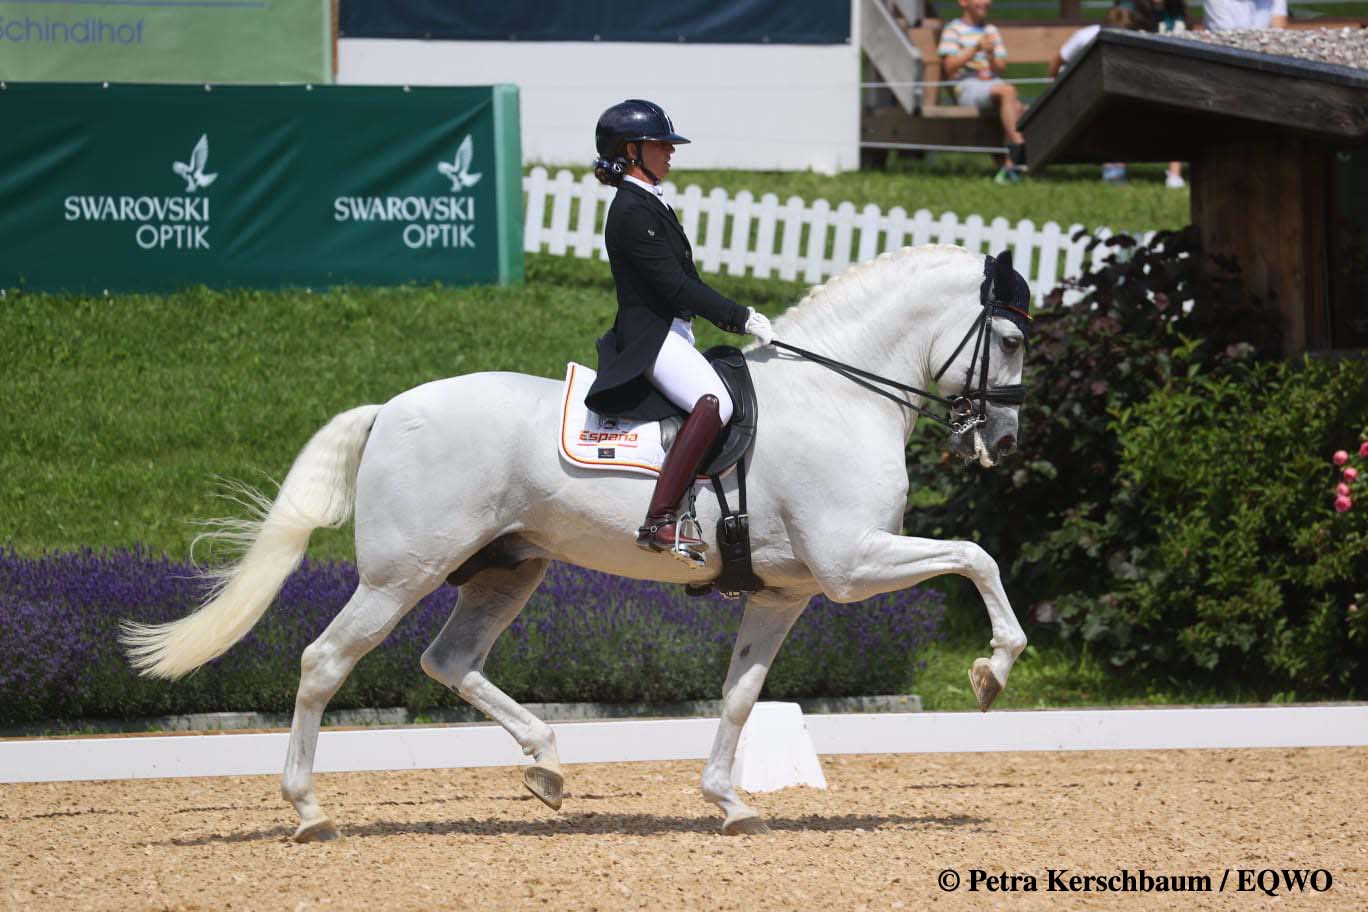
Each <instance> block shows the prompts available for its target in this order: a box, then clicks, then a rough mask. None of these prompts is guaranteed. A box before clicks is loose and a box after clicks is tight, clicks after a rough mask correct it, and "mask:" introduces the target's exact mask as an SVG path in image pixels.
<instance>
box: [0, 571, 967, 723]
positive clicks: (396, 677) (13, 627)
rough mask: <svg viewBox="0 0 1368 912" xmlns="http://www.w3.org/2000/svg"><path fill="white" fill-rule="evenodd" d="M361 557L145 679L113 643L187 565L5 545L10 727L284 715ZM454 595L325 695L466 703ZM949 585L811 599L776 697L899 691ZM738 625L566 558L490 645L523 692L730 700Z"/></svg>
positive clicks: (184, 584) (665, 590)
mask: <svg viewBox="0 0 1368 912" xmlns="http://www.w3.org/2000/svg"><path fill="white" fill-rule="evenodd" d="M356 579H357V576H356V568H355V567H354V566H352V565H351V564H349V563H346V562H340V561H310V560H306V561H305V562H304V564H303V565H302V566H301V567H300V568H299V569H298V570H297V571H296V572H295V573H294V574H293V575H292V576H291V577H290V578H289V579H288V580H287V581H286V583H285V586H284V588H283V589H282V590H281V593H280V595H279V596H278V598H277V599H276V602H275V604H274V605H273V606H272V607H271V610H270V611H268V612H267V614H266V616H265V617H264V618H263V619H262V620H261V622H260V623H259V624H258V625H257V626H256V628H255V629H253V631H252V632H251V633H250V634H249V635H248V636H247V637H246V638H245V639H244V640H243V641H242V642H240V643H238V644H237V645H236V646H234V647H233V648H232V649H230V650H229V651H228V652H227V653H226V654H225V655H224V656H222V657H220V658H219V659H217V660H215V661H214V662H212V663H210V664H209V665H208V666H206V667H205V668H204V669H202V670H201V671H199V672H198V673H196V674H193V675H191V676H190V677H189V678H186V679H185V680H182V681H179V682H175V683H167V682H164V681H150V680H146V679H143V678H139V677H137V676H136V675H135V674H133V672H132V671H131V670H130V669H129V666H128V665H127V663H126V662H125V661H124V658H123V655H122V653H121V651H120V650H119V648H118V644H117V633H118V624H119V621H120V620H122V619H125V618H129V619H133V620H137V621H141V622H144V623H149V622H150V623H156V622H162V621H168V620H173V619H175V618H178V617H181V616H183V615H184V614H186V613H187V612H189V611H191V610H193V608H194V607H195V606H196V605H197V604H198V603H199V602H200V600H201V599H202V597H203V594H204V590H205V584H204V582H203V580H202V579H201V577H200V576H199V574H198V572H197V571H196V570H195V568H194V567H192V566H191V565H189V564H185V563H178V562H175V561H172V560H170V559H169V558H166V557H155V556H153V555H152V554H150V553H148V552H147V551H146V550H143V549H134V550H132V551H105V552H95V551H93V550H89V549H87V550H83V551H79V552H75V553H55V554H45V555H43V556H41V557H36V558H29V557H23V556H20V555H19V554H17V553H16V552H14V551H13V550H9V549H0V724H16V723H23V722H31V721H36V720H42V719H70V718H100V717H126V716H138V715H161V714H167V713H185V712H212V711H220V710H257V711H276V712H279V711H288V710H289V709H290V708H292V707H293V705H294V693H295V688H296V686H297V685H298V676H299V656H300V653H301V652H303V650H304V647H305V646H306V645H307V644H308V643H309V642H311V641H312V640H313V639H314V638H315V637H317V636H318V634H319V633H321V632H322V630H323V628H324V627H326V626H327V624H328V623H329V621H331V620H332V618H333V617H334V616H335V615H336V614H337V612H338V611H339V610H341V608H342V606H343V605H344V604H345V603H346V601H347V599H348V598H349V597H350V595H351V593H352V590H353V589H354V588H355V586H356ZM455 604H456V589H455V588H454V587H452V586H443V587H441V588H440V589H439V590H438V591H436V592H434V593H433V594H432V595H430V596H428V597H427V598H426V599H424V600H423V601H422V602H420V603H419V605H418V606H417V607H416V608H415V609H414V610H413V611H412V612H410V613H409V615H408V616H407V617H406V618H404V620H403V621H401V622H400V624H399V626H398V627H397V628H396V629H395V631H394V632H393V633H392V634H391V635H390V637H389V639H388V640H386V641H385V643H384V644H382V645H381V646H380V647H379V648H377V649H376V650H375V651H374V652H373V653H372V654H371V655H369V656H367V657H366V658H365V659H364V660H363V661H362V662H361V664H360V665H359V666H358V667H357V669H356V671H355V672H353V674H352V675H351V677H350V678H349V679H348V682H347V684H346V685H345V686H344V687H343V688H342V690H341V691H340V692H339V693H338V694H337V696H336V697H335V698H334V699H333V701H332V703H331V704H330V705H331V706H332V707H334V708H347V707H362V706H406V707H408V708H409V709H410V710H412V711H421V710H424V709H431V708H434V707H439V706H450V705H455V704H457V703H459V702H460V698H459V697H457V696H455V695H454V694H452V693H450V692H449V691H447V690H445V689H444V688H442V687H441V686H440V685H438V684H437V683H436V682H434V681H432V680H431V679H429V678H427V677H426V676H425V675H424V674H423V673H422V671H421V670H420V669H419V667H418V657H419V656H420V655H421V654H422V651H423V649H424V648H425V647H426V646H427V644H428V643H429V642H430V641H431V640H432V638H433V637H434V636H436V635H437V632H438V630H440V629H441V625H442V624H443V623H444V622H445V621H446V618H447V616H448V615H449V614H450V613H451V610H452V608H453V607H454V606H455ZM943 610H944V609H943V605H942V601H941V597H940V595H939V593H937V592H935V591H933V590H928V589H911V590H907V591H905V592H900V593H895V594H892V595H887V596H881V597H878V598H875V599H870V600H868V601H866V602H861V603H859V604H854V605H837V604H833V603H831V602H828V601H827V600H825V599H821V598H818V599H814V601H813V604H812V605H811V606H810V607H809V609H808V611H807V612H806V613H805V614H804V616H803V617H802V618H801V619H800V620H799V622H798V624H797V626H796V627H795V628H794V630H793V633H792V634H790V636H789V640H788V642H787V643H786V644H785V646H784V649H783V651H782V652H781V653H780V657H779V660H778V661H777V662H776V663H775V666H774V668H773V669H772V670H771V672H770V676H769V682H768V684H767V691H766V692H767V694H768V695H769V696H772V697H786V698H792V697H804V696H846V695H860V694H876V693H892V692H899V691H902V690H904V689H906V688H907V686H908V685H909V684H910V683H911V680H912V678H913V676H914V675H915V673H916V671H917V670H918V669H919V668H920V667H921V666H922V665H923V664H924V663H922V662H919V661H918V660H917V654H918V652H919V650H920V649H921V648H922V647H924V646H925V645H926V644H928V643H930V642H932V641H933V640H936V639H938V638H939V637H940V636H941V634H940V622H941V619H942V616H943ZM739 620H740V608H739V606H738V605H737V603H734V602H728V601H725V600H723V599H720V598H705V599H691V598H688V597H686V596H685V595H684V594H683V592H682V590H680V589H678V588H677V587H672V586H665V585H660V584H656V583H644V582H638V581H634V580H627V579H622V578H619V577H613V576H608V575H606V574H601V573H594V572H591V571H587V570H582V569H580V568H577V567H571V566H568V565H562V564H554V565H552V568H551V570H550V572H549V573H548V574H547V579H546V581H545V582H544V583H543V584H542V586H541V588H540V589H539V590H538V592H537V593H536V595H534V596H533V598H532V601H531V602H530V603H529V604H528V606H527V608H526V610H524V611H523V613H522V615H521V616H520V617H519V618H518V619H517V620H515V621H514V622H513V624H512V626H511V627H510V628H509V630H508V631H507V632H506V633H505V634H504V636H503V637H502V638H501V639H500V640H499V642H498V644H497V645H496V646H495V647H494V650H493V652H492V654H491V655H490V659H489V663H488V672H489V676H490V678H491V679H492V680H493V681H495V682H496V683H498V684H499V686H500V687H502V688H503V689H505V690H506V691H508V692H509V693H510V694H512V695H513V696H514V697H515V698H517V699H519V700H522V701H548V702H552V701H581V700H583V701H596V702H606V703H621V702H639V701H640V702H661V701H671V700H690V699H707V698H712V697H716V696H718V695H719V694H720V691H721V685H722V680H723V677H724V675H725V673H726V667H727V661H728V659H729V657H730V654H731V646H732V641H733V639H734V637H735V635H736V628H737V624H738V622H739Z"/></svg>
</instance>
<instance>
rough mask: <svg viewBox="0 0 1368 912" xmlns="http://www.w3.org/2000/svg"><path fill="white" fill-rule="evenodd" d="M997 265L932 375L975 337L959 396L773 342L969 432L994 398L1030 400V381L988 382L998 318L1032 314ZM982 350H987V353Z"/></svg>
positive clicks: (988, 266) (988, 268) (989, 268)
mask: <svg viewBox="0 0 1368 912" xmlns="http://www.w3.org/2000/svg"><path fill="white" fill-rule="evenodd" d="M1008 264H1009V268H1008V271H1009V272H1010V260H1009V261H1008ZM993 266H994V261H993V258H992V257H988V258H987V262H986V263H984V267H983V273H984V280H983V285H982V286H981V287H980V288H979V304H980V305H981V307H982V310H981V311H980V313H979V315H978V317H977V318H976V319H975V320H974V324H973V325H972V326H970V327H969V331H968V332H966V333H965V334H964V338H963V339H961V340H960V343H959V345H957V346H955V350H954V351H953V352H951V354H950V357H949V358H946V359H945V363H944V364H942V365H941V368H940V370H938V371H936V373H935V376H934V377H932V379H933V380H936V381H939V380H940V378H941V377H942V376H944V375H945V372H946V371H947V370H949V369H950V365H951V364H953V363H954V361H955V359H956V358H958V357H959V353H960V352H962V351H964V347H965V346H966V345H968V344H969V340H970V339H973V340H974V355H973V357H972V358H971V359H970V360H969V369H968V372H967V374H966V376H965V380H964V387H965V388H964V392H962V393H960V394H959V395H958V396H954V397H952V398H946V397H944V396H937V395H936V394H935V393H931V392H928V391H927V390H924V389H918V388H917V387H915V386H909V385H908V384H906V383H899V382H898V381H897V380H890V379H889V378H888V377H882V376H880V375H878V374H872V373H870V372H869V371H866V370H861V369H860V368H858V367H855V366H853V365H850V364H846V363H844V362H841V361H837V360H836V359H834V358H828V357H827V356H826V355H819V354H817V353H816V352H811V351H808V350H806V349H803V348H799V347H798V346H796V345H789V344H788V343H787V342H780V341H779V340H778V339H775V340H774V341H773V343H772V344H773V345H774V347H775V348H782V349H784V350H785V351H790V352H793V353H794V354H795V355H798V356H799V357H802V358H806V359H808V360H809V361H812V362H815V363H817V364H820V365H822V366H823V367H826V368H829V369H830V370H833V371H835V372H836V373H838V374H840V375H841V376H842V377H845V378H846V379H847V380H849V381H851V382H852V383H858V384H859V385H860V386H862V387H864V388H865V389H867V390H869V391H870V392H873V393H878V394H879V395H880V396H883V397H884V398H885V399H890V400H892V401H893V402H896V403H898V405H900V406H902V407H903V408H906V409H911V410H912V411H914V412H917V413H918V414H920V415H925V416H926V417H927V418H930V419H931V420H932V421H936V422H939V423H940V424H943V425H945V426H946V427H948V428H949V429H950V431H951V433H954V434H964V433H967V432H968V431H971V430H973V429H974V428H976V427H978V426H979V425H981V424H983V423H984V422H985V421H987V420H988V403H990V402H991V403H993V404H994V405H1021V404H1022V403H1023V402H1025V401H1026V386H1025V384H1022V383H1013V384H1009V385H1007V386H989V385H988V362H989V356H990V352H991V349H992V346H991V345H990V344H989V336H990V335H991V333H992V322H993V321H992V318H993V317H1007V318H1008V319H1011V320H1013V322H1018V323H1019V322H1020V321H1022V319H1023V318H1024V319H1026V320H1029V319H1030V316H1029V315H1028V314H1027V313H1026V312H1025V311H1024V310H1022V309H1021V308H1019V307H1015V306H1013V305H1012V304H1010V303H1008V301H1007V299H1005V298H1004V297H1003V295H1004V294H1005V293H1010V291H1009V290H1000V289H999V288H998V287H997V285H998V284H999V283H997V282H995V281H994V276H993ZM980 353H981V355H982V356H981V357H980ZM976 368H977V370H978V386H973V383H974V372H975V369H976ZM876 383H881V384H883V385H884V386H889V387H892V388H893V389H898V390H902V391H903V392H907V393H913V394H915V395H917V396H921V397H922V398H924V399H929V400H931V401H932V402H935V403H938V404H940V405H943V406H945V409H946V414H944V415H938V414H936V413H935V412H932V411H930V410H929V409H927V408H924V407H923V406H920V405H914V404H913V403H911V402H908V401H907V400H905V399H903V398H902V397H901V396H896V395H894V394H893V393H891V392H889V391H888V390H886V389H880V388H879V387H878V386H875V384H876Z"/></svg>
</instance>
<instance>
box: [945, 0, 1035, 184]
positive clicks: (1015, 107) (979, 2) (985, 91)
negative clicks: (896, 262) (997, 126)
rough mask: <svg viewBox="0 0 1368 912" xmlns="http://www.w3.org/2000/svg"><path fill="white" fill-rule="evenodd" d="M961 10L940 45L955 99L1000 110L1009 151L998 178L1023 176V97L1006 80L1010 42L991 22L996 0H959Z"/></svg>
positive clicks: (986, 109) (1002, 180)
mask: <svg viewBox="0 0 1368 912" xmlns="http://www.w3.org/2000/svg"><path fill="white" fill-rule="evenodd" d="M959 5H960V10H961V11H962V12H963V15H962V16H961V17H960V18H958V19H956V20H954V21H953V22H950V23H948V24H947V25H946V26H945V30H944V31H943V32H941V39H940V45H939V46H938V47H937V48H936V51H937V53H938V54H939V55H940V58H941V66H942V68H943V72H944V73H945V76H946V78H947V79H951V80H954V81H955V100H956V101H957V102H958V103H959V104H962V105H967V106H971V107H975V108H978V109H979V110H980V111H984V112H987V113H991V112H993V111H996V112H997V115H998V117H999V118H1000V119H1001V120H1002V132H1003V134H1004V135H1005V136H1006V137H1007V149H1008V153H1009V154H1008V157H1007V158H1006V159H1005V160H1002V161H1001V162H1000V164H1001V168H1000V169H999V170H998V173H997V176H996V177H995V178H994V180H995V181H997V182H998V183H1000V184H1007V183H1012V184H1014V183H1016V182H1017V181H1019V180H1020V179H1021V172H1022V171H1023V170H1024V168H1023V167H1022V165H1023V160H1024V157H1025V156H1024V154H1023V153H1024V149H1025V146H1024V143H1025V140H1024V139H1023V138H1022V135H1021V133H1020V132H1018V131H1017V127H1016V125H1017V121H1018V120H1020V119H1021V99H1020V98H1019V97H1018V96H1017V90H1016V86H1014V85H1010V84H1009V83H1006V82H1003V80H1002V74H1003V73H1005V72H1006V71H1007V45H1006V44H1004V43H1003V41H1002V33H1001V32H999V31H998V29H997V26H995V25H990V24H989V23H988V10H989V8H990V7H992V5H993V0H959Z"/></svg>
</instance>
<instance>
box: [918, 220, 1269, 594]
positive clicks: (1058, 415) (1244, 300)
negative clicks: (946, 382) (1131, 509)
mask: <svg viewBox="0 0 1368 912" xmlns="http://www.w3.org/2000/svg"><path fill="white" fill-rule="evenodd" d="M1097 244H1105V245H1106V246H1107V247H1109V248H1110V249H1111V252H1110V253H1109V254H1108V256H1107V257H1106V259H1105V260H1104V261H1103V262H1102V263H1101V264H1100V265H1099V266H1098V267H1097V268H1096V269H1093V270H1091V271H1089V272H1087V273H1086V274H1084V275H1083V276H1082V277H1081V278H1080V279H1079V280H1078V281H1077V282H1075V283H1073V286H1072V287H1073V290H1074V291H1077V292H1080V293H1082V297H1081V298H1080V299H1079V300H1078V301H1077V302H1076V303H1074V304H1073V305H1072V306H1065V305H1064V303H1063V300H1062V293H1061V292H1062V289H1056V290H1055V291H1054V292H1053V293H1051V294H1050V295H1049V296H1048V297H1047V299H1046V302H1045V305H1044V306H1043V307H1041V308H1038V309H1036V311H1035V313H1034V317H1035V319H1034V321H1033V322H1034V333H1033V335H1032V338H1031V341H1030V344H1029V345H1028V346H1027V351H1026V368H1025V377H1024V380H1025V383H1026V384H1027V396H1026V403H1025V405H1023V406H1022V408H1021V432H1020V434H1019V450H1018V454H1017V455H1016V456H1014V457H1011V461H1009V462H1007V463H1006V464H1004V465H1003V466H1002V467H1000V468H992V469H983V468H981V467H979V466H978V465H977V464H970V465H967V466H966V465H963V464H961V462H960V460H958V459H955V458H953V457H951V455H950V454H949V453H948V452H946V451H945V447H944V436H943V435H941V434H939V433H936V432H935V431H934V430H930V431H925V432H919V433H917V434H914V435H913V436H912V440H911V443H910V445H909V448H908V472H909V475H910V477H911V478H912V482H913V489H914V497H915V498H917V499H916V500H915V501H914V506H913V508H912V509H910V510H909V511H908V513H907V516H906V525H907V529H908V532H909V533H910V534H912V535H920V536H926V537H931V538H969V539H973V540H975V541H977V542H978V543H979V544H981V545H983V547H984V548H985V549H986V550H987V551H988V553H990V554H992V555H993V556H994V557H996V558H997V560H998V562H999V564H1000V566H1001V567H1002V570H1003V576H1004V581H1005V582H1006V583H1007V586H1008V591H1009V592H1010V593H1011V594H1012V596H1013V598H1014V599H1015V600H1016V602H1017V603H1018V604H1020V605H1022V606H1029V605H1031V604H1032V603H1035V602H1038V601H1041V600H1047V599H1052V598H1054V597H1055V596H1057V595H1059V594H1060V593H1062V592H1070V591H1075V590H1076V587H1077V585H1078V582H1079V581H1080V580H1088V579H1091V578H1092V577H1093V576H1094V571H1095V568H1096V566H1097V562H1098V560H1099V559H1102V560H1106V559H1109V555H1110V554H1111V553H1113V552H1116V551H1121V550H1124V549H1125V548H1127V547H1130V546H1131V545H1133V544H1134V543H1133V542H1131V541H1129V540H1128V539H1129V537H1130V536H1131V532H1132V529H1133V526H1132V525H1131V523H1130V522H1129V521H1128V518H1127V515H1126V512H1125V508H1126V504H1125V503H1123V502H1118V500H1117V496H1118V492H1117V488H1116V483H1115V478H1116V473H1117V471H1118V469H1119V467H1120V462H1121V446H1120V444H1119V442H1118V440H1117V435H1116V429H1115V427H1114V424H1113V422H1114V419H1115V417H1116V415H1117V414H1118V413H1120V412H1121V411H1122V410H1124V409H1127V408H1130V407H1131V406H1133V405H1135V404H1137V403H1140V402H1143V401H1144V400H1145V399H1147V398H1148V397H1149V396H1150V395H1151V394H1153V393H1154V391H1155V390H1158V389H1161V388H1163V387H1164V386H1165V385H1166V384H1168V383H1170V382H1172V381H1173V380H1175V379H1178V378H1182V377H1187V376H1190V375H1195V374H1199V373H1200V374H1207V375H1221V374H1224V373H1228V372H1230V371H1239V370H1241V369H1242V366H1243V365H1244V364H1246V363H1247V362H1249V361H1250V360H1253V359H1255V358H1256V357H1257V356H1259V355H1260V354H1264V353H1271V352H1275V351H1277V349H1278V345H1279V339H1278V336H1277V326H1278V325H1279V320H1278V317H1277V315H1276V313H1274V312H1273V311H1271V310H1269V309H1268V308H1267V307H1265V306H1264V305H1262V304H1261V303H1260V302H1258V301H1257V300H1255V299H1253V298H1252V297H1250V295H1249V294H1248V293H1247V292H1246V291H1245V290H1244V288H1243V286H1242V284H1241V282H1240V281H1239V276H1238V272H1237V271H1236V270H1235V269H1234V267H1233V265H1232V264H1230V263H1228V262H1226V261H1224V260H1213V259H1212V258H1207V257H1204V256H1203V254H1202V251H1201V249H1200V246H1199V237H1198V233H1197V231H1196V230H1195V229H1193V228H1188V229H1186V230H1184V231H1178V232H1160V233H1159V234H1158V235H1157V236H1155V238H1154V239H1153V241H1151V242H1150V243H1149V244H1148V245H1143V244H1138V243H1137V242H1136V241H1135V240H1134V239H1133V238H1130V237H1128V236H1125V235H1118V236H1116V237H1112V238H1109V239H1107V240H1106V241H1095V242H1094V245H1093V246H1096V245H1097ZM1090 249H1091V248H1090Z"/></svg>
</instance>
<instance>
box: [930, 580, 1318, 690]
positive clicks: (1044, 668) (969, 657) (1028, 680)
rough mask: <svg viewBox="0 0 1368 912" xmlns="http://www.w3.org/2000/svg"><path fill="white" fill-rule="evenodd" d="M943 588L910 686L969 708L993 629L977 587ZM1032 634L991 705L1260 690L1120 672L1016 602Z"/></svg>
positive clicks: (942, 583) (940, 584)
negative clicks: (935, 637)
mask: <svg viewBox="0 0 1368 912" xmlns="http://www.w3.org/2000/svg"><path fill="white" fill-rule="evenodd" d="M932 585H935V586H936V587H937V588H938V589H940V590H941V591H943V592H945V593H946V594H947V598H946V604H947V606H948V607H947V619H946V628H947V632H948V637H947V639H946V640H945V641H943V642H940V643H935V644H933V645H932V646H931V647H930V648H928V649H927V650H926V651H924V652H923V653H922V654H921V655H920V656H919V657H920V658H923V659H925V660H926V663H927V665H926V668H925V669H924V670H923V671H922V672H921V673H920V674H919V675H918V676H917V678H916V681H915V683H914V685H913V688H912V689H913V691H914V692H915V693H916V694H918V695H919V696H920V697H921V698H922V706H923V708H924V709H926V710H927V711H929V712H950V711H960V710H974V709H977V708H978V703H977V702H976V701H975V699H974V693H973V691H972V690H971V689H970V687H969V675H968V672H969V666H971V665H972V664H973V663H974V659H976V658H978V657H979V656H987V655H989V654H991V650H990V648H989V646H988V641H989V639H990V638H991V636H992V631H991V629H990V627H989V624H988V616H987V613H986V612H985V610H984V608H983V603H982V602H981V601H980V599H979V597H978V594H977V593H976V592H975V591H974V589H973V587H972V586H971V585H970V584H969V583H968V582H967V581H965V580H962V579H957V578H951V577H941V578H940V579H938V580H935V581H933V583H932ZM1014 607H1015V609H1016V612H1017V615H1018V617H1019V618H1020V620H1021V622H1022V625H1023V626H1024V628H1025V629H1026V635H1027V638H1028V639H1029V640H1030V643H1029V645H1028V646H1027V647H1026V651H1025V652H1023V653H1022V654H1021V657H1020V658H1019V659H1017V662H1016V665H1015V666H1014V667H1013V668H1012V676H1011V680H1010V681H1009V682H1008V685H1007V689H1006V690H1004V691H1003V692H1002V695H1001V696H999V697H998V699H997V702H995V703H994V704H993V707H994V709H1053V708H1059V707H1069V706H1173V705H1188V704H1192V705H1197V704H1211V703H1260V702H1265V701H1266V697H1267V695H1266V694H1261V693H1259V692H1257V691H1256V690H1254V689H1251V688H1249V687H1247V686H1243V685H1241V684H1239V683H1238V682H1230V683H1227V684H1224V685H1222V686H1219V687H1217V686H1212V685H1202V684H1194V683H1192V682H1191V681H1183V680H1176V679H1165V678H1152V677H1151V678H1147V677H1141V676H1138V675H1123V674H1118V673H1116V672H1114V671H1113V670H1112V669H1110V668H1109V667H1107V665H1106V663H1105V661H1103V660H1101V659H1099V658H1098V657H1096V656H1095V655H1093V654H1092V652H1090V651H1089V649H1088V648H1087V646H1086V645H1084V644H1081V643H1078V642H1076V641H1066V640H1063V639H1061V638H1060V636H1059V634H1058V633H1057V632H1056V630H1055V629H1054V628H1053V627H1051V626H1048V625H1041V624H1035V623H1032V622H1031V621H1030V620H1029V618H1028V617H1027V615H1028V610H1027V609H1028V607H1029V606H1027V605H1016V606H1014ZM1295 699H1296V695H1295V694H1278V695H1274V697H1273V700H1274V701H1275V702H1284V701H1292V700H1295Z"/></svg>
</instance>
